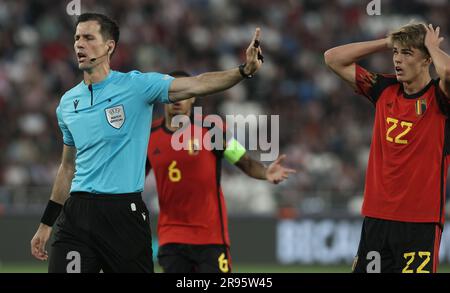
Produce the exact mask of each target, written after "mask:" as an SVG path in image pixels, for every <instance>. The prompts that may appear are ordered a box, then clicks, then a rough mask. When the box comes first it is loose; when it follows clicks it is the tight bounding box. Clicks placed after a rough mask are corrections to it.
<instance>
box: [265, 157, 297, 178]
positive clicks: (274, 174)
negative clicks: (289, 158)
mask: <svg viewBox="0 0 450 293" xmlns="http://www.w3.org/2000/svg"><path fill="white" fill-rule="evenodd" d="M285 158H286V155H281V156H279V157H278V158H277V159H276V160H275V161H274V162H273V163H272V164H270V165H269V167H267V170H266V177H267V181H269V182H271V183H273V184H278V183H280V182H282V181H284V180H286V179H288V178H289V174H294V173H296V172H297V171H295V170H294V169H290V168H286V167H284V166H282V165H281V164H282V162H283V161H284V159H285Z"/></svg>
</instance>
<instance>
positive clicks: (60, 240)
mask: <svg viewBox="0 0 450 293" xmlns="http://www.w3.org/2000/svg"><path fill="white" fill-rule="evenodd" d="M48 270H49V272H50V273H66V272H69V273H70V272H81V273H97V272H99V271H100V270H103V272H105V273H106V272H133V273H134V272H142V273H152V272H153V260H152V238H151V231H150V222H149V213H148V210H147V207H146V206H145V204H144V202H143V201H142V198H141V194H140V193H129V194H114V195H112V194H109V195H99V194H90V193H84V192H74V193H72V194H71V196H70V197H69V198H68V199H67V201H66V203H65V204H64V208H63V211H62V213H61V215H60V217H59V218H58V220H57V222H56V227H55V235H54V242H53V244H52V249H51V251H50V257H49V268H48Z"/></svg>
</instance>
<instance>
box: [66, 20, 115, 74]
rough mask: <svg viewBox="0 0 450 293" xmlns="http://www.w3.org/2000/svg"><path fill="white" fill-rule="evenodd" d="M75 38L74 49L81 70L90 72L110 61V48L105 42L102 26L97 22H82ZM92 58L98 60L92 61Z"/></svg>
mask: <svg viewBox="0 0 450 293" xmlns="http://www.w3.org/2000/svg"><path fill="white" fill-rule="evenodd" d="M74 37H75V43H74V49H75V54H76V57H77V61H78V68H79V69H81V70H84V71H85V70H90V69H92V68H93V67H95V66H96V65H98V64H100V63H102V62H106V61H107V60H108V58H107V57H108V49H109V48H108V46H107V44H106V42H105V41H104V40H103V37H102V35H101V33H100V24H99V23H98V22H97V21H94V20H90V21H86V22H80V23H79V24H78V25H77V29H76V32H75V36H74ZM92 58H96V60H95V61H91V59H92Z"/></svg>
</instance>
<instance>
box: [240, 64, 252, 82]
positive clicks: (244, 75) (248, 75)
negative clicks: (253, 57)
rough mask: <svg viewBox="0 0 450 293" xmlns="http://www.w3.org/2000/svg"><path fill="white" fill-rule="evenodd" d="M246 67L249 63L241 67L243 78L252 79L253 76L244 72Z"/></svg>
mask: <svg viewBox="0 0 450 293" xmlns="http://www.w3.org/2000/svg"><path fill="white" fill-rule="evenodd" d="M245 65H247V63H244V64H241V65H239V73H240V74H241V76H242V77H243V78H246V79H249V78H252V77H253V74H245V72H244V67H245Z"/></svg>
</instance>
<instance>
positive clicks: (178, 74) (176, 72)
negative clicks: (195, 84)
mask: <svg viewBox="0 0 450 293" xmlns="http://www.w3.org/2000/svg"><path fill="white" fill-rule="evenodd" d="M169 75H170V76H172V77H189V76H191V75H190V74H189V73H187V72H186V71H184V70H174V71H171V72H170V73H169Z"/></svg>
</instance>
